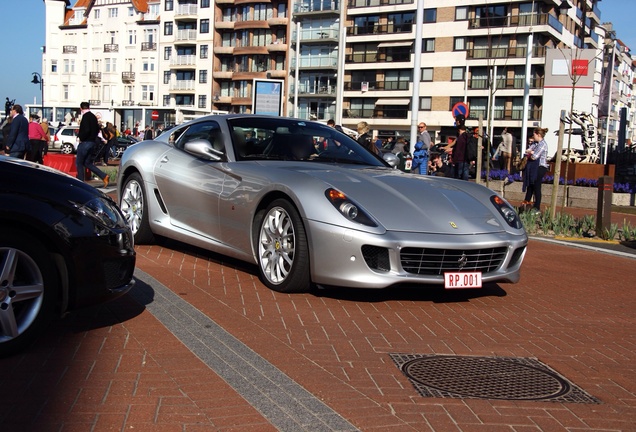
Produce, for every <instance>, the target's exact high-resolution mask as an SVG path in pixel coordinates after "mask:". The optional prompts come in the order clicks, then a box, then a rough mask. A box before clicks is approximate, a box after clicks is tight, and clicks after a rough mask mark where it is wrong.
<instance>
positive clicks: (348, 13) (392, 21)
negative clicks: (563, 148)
mask: <svg viewBox="0 0 636 432" xmlns="http://www.w3.org/2000/svg"><path fill="white" fill-rule="evenodd" d="M44 3H45V7H46V27H47V31H46V35H47V36H46V44H45V50H44V53H43V65H42V71H43V72H42V78H43V80H44V83H45V85H44V92H43V93H44V102H45V103H44V110H45V115H47V117H49V118H50V119H51V120H52V121H54V122H55V121H62V122H67V121H69V120H72V119H73V118H74V116H76V114H77V111H78V108H77V107H79V103H80V102H81V101H82V100H89V101H91V105H92V107H93V108H94V109H95V110H97V111H99V112H100V113H101V115H102V117H106V118H108V119H110V120H112V121H113V122H114V123H115V124H116V125H117V126H118V127H131V126H133V125H134V124H136V123H140V124H142V125H143V124H151V125H152V124H153V123H165V124H171V123H180V122H182V121H185V120H188V119H189V118H193V117H196V116H199V115H203V114H208V113H212V112H237V113H238V112H240V113H250V112H253V107H252V103H253V101H252V98H253V93H254V80H255V79H264V80H269V79H271V80H277V81H280V82H281V83H282V86H283V88H284V89H285V91H284V97H283V101H282V113H283V114H284V115H288V116H294V117H299V118H304V119H312V120H319V121H326V120H327V119H329V118H334V119H336V121H337V122H338V123H340V124H342V125H343V126H345V127H349V128H351V129H355V125H356V124H357V123H358V122H359V121H361V120H364V121H366V122H368V123H369V124H370V126H371V128H372V129H373V130H374V131H375V133H376V134H377V135H379V136H380V137H386V136H389V135H391V136H395V135H404V136H407V138H408V137H409V132H410V128H411V126H412V125H413V123H414V122H421V121H424V122H426V123H427V125H428V130H429V132H430V133H431V134H432V135H433V136H434V137H435V140H436V141H437V142H445V141H447V140H448V139H451V138H452V137H453V136H454V135H455V127H454V119H453V116H452V114H451V109H452V107H453V106H455V104H457V103H458V102H463V103H465V104H467V105H468V106H469V108H470V113H469V116H468V119H467V124H468V125H469V126H477V122H478V120H479V119H480V118H481V119H483V122H484V128H485V132H486V133H487V134H488V135H489V136H491V137H493V140H495V141H496V139H497V137H498V135H499V133H500V131H501V130H502V128H503V127H507V128H508V130H510V131H512V133H513V135H514V136H515V137H516V138H517V142H518V144H521V145H523V144H524V143H525V141H526V139H527V137H528V131H531V129H532V128H533V127H534V126H536V125H543V124H548V123H549V124H551V123H554V120H555V119H553V118H552V117H554V114H553V112H554V110H553V109H552V108H554V107H551V109H550V110H547V109H546V92H547V94H548V95H549V91H548V89H546V86H545V80H546V75H547V74H548V72H550V70H551V69H550V68H552V67H553V65H552V64H548V63H547V60H546V59H547V58H548V55H547V53H548V52H549V50H560V51H561V52H564V51H566V50H570V51H572V50H574V51H576V50H586V51H588V50H592V51H594V52H596V53H597V54H596V55H593V56H592V60H591V61H590V62H589V65H588V70H589V73H590V74H592V84H591V85H590V86H588V87H590V88H586V89H585V91H583V90H580V91H579V90H578V89H577V91H576V92H574V99H575V100H576V101H577V106H582V107H583V108H582V109H586V110H588V111H590V112H591V113H592V114H593V115H594V116H597V114H598V113H597V111H598V98H599V94H600V90H601V84H602V83H601V81H602V78H603V76H604V70H606V68H607V67H609V66H608V64H609V62H608V58H609V57H608V56H609V54H608V52H609V51H608V49H607V48H606V47H607V46H608V44H609V45H612V46H614V45H617V48H616V50H615V57H616V59H615V60H616V62H615V63H614V65H617V64H620V66H614V68H615V69H616V68H620V71H618V70H616V71H615V74H614V83H613V86H614V87H615V88H616V90H615V91H614V92H613V96H614V97H613V99H612V100H614V101H616V102H615V103H613V105H612V112H613V113H614V114H613V116H610V120H609V122H608V123H607V124H608V125H609V127H608V126H605V129H606V130H609V131H610V132H609V136H610V139H609V143H610V144H611V143H613V142H615V141H616V134H617V133H618V132H614V131H617V130H618V118H617V116H618V115H620V112H621V109H622V108H624V110H623V111H626V114H625V115H626V116H627V121H626V126H625V127H626V130H627V131H626V135H627V136H629V137H632V136H633V134H634V115H633V108H632V103H633V95H632V91H631V90H632V88H633V78H634V64H633V62H632V59H631V55H630V53H629V50H626V49H625V48H621V47H620V46H619V45H620V43H616V42H615V41H616V40H617V38H616V37H615V36H612V37H608V36H607V32H606V27H607V25H605V24H603V25H601V12H600V10H599V6H598V5H597V0H570V1H569V2H563V1H562V0H534V1H532V0H521V1H518V0H502V1H500V2H498V3H493V2H491V1H485V0H469V1H459V0H295V1H294V0H270V1H258V0H78V1H77V2H76V3H75V4H73V5H71V4H70V1H69V0H45V1H44ZM562 6H569V7H568V8H562ZM418 7H421V8H422V9H423V11H422V13H421V16H422V18H421V26H420V27H419V28H418V23H417V17H418V14H417V11H418ZM610 34H611V31H610ZM418 35H421V41H420V40H416V39H417V38H418ZM420 42H421V43H420ZM419 46H421V49H418V48H419ZM621 49H622V51H621ZM416 51H417V52H416ZM416 56H418V57H416ZM575 57H576V54H575V55H574V57H572V56H570V59H571V58H575ZM564 58H565V56H564ZM566 62H567V60H566ZM416 64H419V65H420V67H419V71H415V70H414V69H415V67H416V66H415V65H416ZM416 76H419V79H418V82H414V77H416ZM619 81H620V84H619ZM416 90H417V93H418V94H419V100H418V101H417V103H416V104H417V106H415V107H414V106H412V105H413V101H412V97H413V94H414V92H415V91H416ZM577 92H578V93H577ZM565 105H566V106H563V107H562V109H566V110H568V109H569V105H568V104H565ZM34 108H35V107H34ZM546 112H548V113H549V114H548V115H549V117H550V118H546ZM617 113H618V114H617ZM556 123H558V119H556ZM604 124H606V123H604V122H600V123H599V125H598V126H599V128H598V129H599V132H601V133H602V132H603V125H604ZM579 145H580V144H579ZM575 147H576V145H575Z"/></svg>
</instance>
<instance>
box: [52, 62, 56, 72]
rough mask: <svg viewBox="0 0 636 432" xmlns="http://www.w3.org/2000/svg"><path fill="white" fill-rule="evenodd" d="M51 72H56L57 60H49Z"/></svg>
mask: <svg viewBox="0 0 636 432" xmlns="http://www.w3.org/2000/svg"><path fill="white" fill-rule="evenodd" d="M51 72H53V73H56V72H57V60H51Z"/></svg>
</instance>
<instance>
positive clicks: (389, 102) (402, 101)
mask: <svg viewBox="0 0 636 432" xmlns="http://www.w3.org/2000/svg"><path fill="white" fill-rule="evenodd" d="M409 103H411V100H410V99H378V100H377V101H375V104H376V106H377V105H408V104H409Z"/></svg>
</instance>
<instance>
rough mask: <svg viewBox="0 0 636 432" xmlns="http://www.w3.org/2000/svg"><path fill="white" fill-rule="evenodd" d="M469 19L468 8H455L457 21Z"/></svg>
mask: <svg viewBox="0 0 636 432" xmlns="http://www.w3.org/2000/svg"><path fill="white" fill-rule="evenodd" d="M467 19H468V6H457V7H455V21H465V20H467Z"/></svg>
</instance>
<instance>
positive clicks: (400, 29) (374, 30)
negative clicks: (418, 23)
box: [347, 23, 413, 36]
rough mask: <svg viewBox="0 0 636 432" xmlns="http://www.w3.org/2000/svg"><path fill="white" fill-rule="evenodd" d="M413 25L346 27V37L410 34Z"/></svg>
mask: <svg viewBox="0 0 636 432" xmlns="http://www.w3.org/2000/svg"><path fill="white" fill-rule="evenodd" d="M412 30H413V24H411V23H407V24H374V25H367V26H352V27H347V36H371V35H380V34H395V33H411V31H412Z"/></svg>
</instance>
